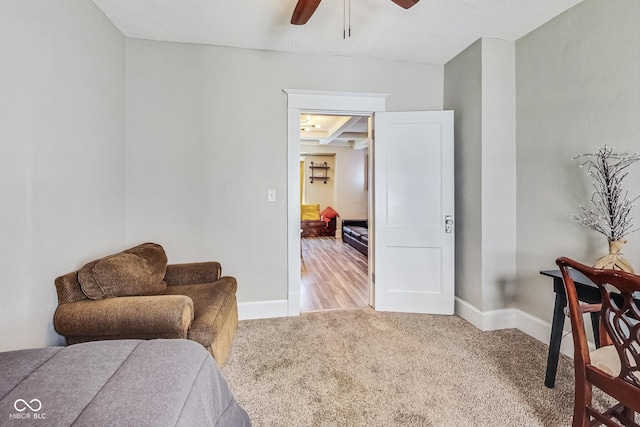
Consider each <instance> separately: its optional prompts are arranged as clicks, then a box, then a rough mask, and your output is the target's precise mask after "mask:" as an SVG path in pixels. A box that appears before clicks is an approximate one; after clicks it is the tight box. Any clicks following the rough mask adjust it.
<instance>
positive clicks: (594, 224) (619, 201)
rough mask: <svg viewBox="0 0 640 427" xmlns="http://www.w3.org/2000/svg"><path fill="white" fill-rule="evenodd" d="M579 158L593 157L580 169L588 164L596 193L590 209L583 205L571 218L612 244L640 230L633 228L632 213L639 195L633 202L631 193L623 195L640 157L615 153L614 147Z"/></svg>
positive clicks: (626, 192) (604, 148)
mask: <svg viewBox="0 0 640 427" xmlns="http://www.w3.org/2000/svg"><path fill="white" fill-rule="evenodd" d="M580 157H592V158H593V159H589V160H587V161H586V162H584V163H582V164H581V165H580V167H583V166H584V165H588V169H587V172H588V173H589V175H590V176H591V177H592V178H593V179H594V181H593V182H592V183H591V184H592V185H593V187H594V192H593V195H592V196H591V201H590V203H591V208H590V209H587V208H585V207H584V206H580V209H582V212H581V213H580V214H578V215H572V218H573V219H575V220H576V221H579V222H580V225H582V226H583V227H584V228H588V229H591V230H594V231H597V232H598V233H602V234H603V235H605V236H606V237H607V239H609V241H612V242H614V241H617V240H620V239H622V238H623V237H624V236H626V235H627V234H630V233H633V232H634V231H637V230H638V229H633V226H634V223H633V220H632V219H633V218H632V216H631V210H632V209H633V207H634V206H635V205H634V202H635V201H636V200H637V199H638V197H640V196H636V197H635V198H633V199H631V200H630V199H629V197H628V196H629V192H628V191H625V192H624V194H623V190H622V180H624V178H625V177H626V176H627V175H629V171H628V170H627V168H628V167H629V166H631V165H632V164H634V163H635V162H637V161H638V160H640V154H639V153H635V154H632V155H629V154H627V153H614V152H613V148H607V146H606V145H605V146H604V147H603V148H600V150H598V152H597V153H590V154H580V155H577V156H575V157H574V159H577V158H580Z"/></svg>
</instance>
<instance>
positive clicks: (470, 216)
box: [444, 40, 482, 309]
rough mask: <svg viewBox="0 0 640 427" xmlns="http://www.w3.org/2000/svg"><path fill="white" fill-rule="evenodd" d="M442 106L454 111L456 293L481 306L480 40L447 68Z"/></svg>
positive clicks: (459, 55) (465, 299)
mask: <svg viewBox="0 0 640 427" xmlns="http://www.w3.org/2000/svg"><path fill="white" fill-rule="evenodd" d="M444 108H445V109H446V110H453V111H454V127H455V129H454V135H455V182H456V194H455V204H456V205H455V208H456V272H455V274H456V296H457V297H459V298H461V299H462V300H464V301H466V302H468V303H469V304H471V305H473V306H474V307H476V308H478V309H480V308H482V286H481V280H479V278H480V277H481V275H482V216H481V215H480V214H479V213H480V212H481V211H482V41H481V40H478V41H477V42H475V43H473V44H472V45H471V46H469V47H468V48H466V49H465V50H464V51H462V52H461V53H459V54H458V55H457V56H456V57H455V58H454V59H452V60H451V61H449V62H448V63H447V64H446V65H445V68H444Z"/></svg>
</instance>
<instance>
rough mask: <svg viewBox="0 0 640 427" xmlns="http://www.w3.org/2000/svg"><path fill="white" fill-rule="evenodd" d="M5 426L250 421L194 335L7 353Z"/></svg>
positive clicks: (1, 413) (1, 358) (1, 421)
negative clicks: (176, 338)
mask: <svg viewBox="0 0 640 427" xmlns="http://www.w3.org/2000/svg"><path fill="white" fill-rule="evenodd" d="M0 425H2V426H5V425H7V426H49V425H52V426H69V425H73V426H250V425H251V421H250V420H249V416H248V415H247V413H246V412H245V411H244V409H242V408H241V407H240V406H239V405H238V404H237V402H236V401H235V399H234V398H233V396H232V395H231V392H230V391H229V388H228V386H227V383H226V381H225V379H224V378H223V377H222V374H221V373H220V371H219V370H218V367H217V365H216V363H215V361H214V360H213V358H212V357H211V355H210V354H209V353H208V352H207V351H206V350H205V349H204V348H203V347H202V346H201V345H199V344H197V343H195V342H193V341H188V340H151V341H139V340H120V341H97V342H90V343H84V344H75V345H72V346H69V347H49V348H42V349H34V350H18V351H10V352H5V353H0Z"/></svg>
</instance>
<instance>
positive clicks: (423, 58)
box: [93, 0, 581, 64]
mask: <svg viewBox="0 0 640 427" xmlns="http://www.w3.org/2000/svg"><path fill="white" fill-rule="evenodd" d="M349 1H350V2H351V5H350V9H351V14H350V15H351V37H350V38H346V39H343V22H344V19H343V11H344V5H345V3H344V1H343V0H324V1H322V2H321V3H320V6H319V7H318V9H317V10H316V13H315V14H314V15H313V16H312V17H311V19H310V20H309V22H308V23H307V24H306V25H302V26H295V25H291V24H290V23H289V21H290V19H291V13H292V12H293V9H294V7H295V4H296V2H297V0H189V1H179V0H93V2H94V3H95V4H96V5H97V6H98V7H99V8H100V9H102V11H103V12H104V13H105V14H106V15H107V17H109V19H110V20H111V21H112V22H113V23H114V24H115V25H116V27H118V28H119V29H120V31H122V33H123V34H124V35H125V36H127V37H134V38H142V39H149V40H163V41H176V42H184V43H196V44H210V45H218V46H232V47H241V48H250V49H263V50H274V51H284V52H299V53H308V54H324V55H343V56H354V57H364V58H379V59H390V60H405V61H412V62H420V63H428V64H444V63H446V62H447V61H449V60H450V59H451V58H453V57H454V56H456V55H457V54H458V53H459V52H461V51H462V50H463V49H464V48H466V47H467V46H469V45H470V44H471V43H473V42H474V41H476V40H477V39H479V38H480V37H491V38H500V39H504V40H516V39H518V38H520V37H522V36H523V35H525V34H527V33H528V32H530V31H531V30H533V29H535V28H537V27H539V26H540V25H542V24H544V23H545V22H547V21H548V20H550V19H551V18H553V17H555V16H557V15H558V14H560V13H562V12H563V11H565V10H566V9H568V8H570V7H572V6H574V5H576V4H578V3H580V1H581V0H421V1H420V2H419V3H418V4H417V5H416V6H414V7H413V8H411V9H408V10H404V9H402V8H400V7H399V6H397V5H395V4H394V3H393V2H391V1H390V0H346V5H347V8H346V9H347V10H348V9H349Z"/></svg>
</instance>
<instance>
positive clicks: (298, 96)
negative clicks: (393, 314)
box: [284, 89, 388, 316]
mask: <svg viewBox="0 0 640 427" xmlns="http://www.w3.org/2000/svg"><path fill="white" fill-rule="evenodd" d="M284 92H285V93H286V94H287V99H288V106H287V111H288V113H287V122H288V132H287V140H288V143H287V146H288V155H287V158H288V161H287V164H288V185H287V193H288V204H287V218H288V219H287V224H288V227H287V242H288V277H287V282H288V295H287V303H288V315H289V316H297V315H299V314H300V301H301V294H300V292H301V291H300V290H301V287H300V284H301V283H300V270H301V259H300V244H301V241H300V202H301V196H300V114H301V113H303V112H307V113H317V114H334V115H351V116H354V115H364V116H370V115H371V114H373V113H375V112H381V111H385V100H386V97H387V96H388V95H386V94H366V93H365V94H354V93H345V92H318V91H308V90H291V89H287V90H285V91H284ZM368 161H369V164H368V166H369V169H368V170H369V182H371V181H370V179H371V176H372V171H371V165H370V162H371V156H369V158H368ZM368 194H369V203H368V206H369V213H368V217H369V219H370V220H372V213H373V212H372V210H371V206H372V203H371V200H370V199H371V194H372V191H369V192H368ZM369 250H370V253H371V251H372V250H373V247H371V246H370V248H369ZM367 262H368V271H369V273H368V285H369V286H368V287H369V298H370V301H369V304H370V305H372V303H373V298H372V291H371V272H372V271H373V268H372V257H371V255H369V257H368V261H367Z"/></svg>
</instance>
